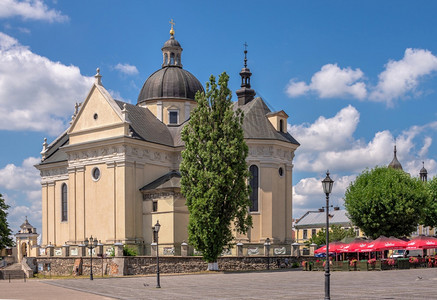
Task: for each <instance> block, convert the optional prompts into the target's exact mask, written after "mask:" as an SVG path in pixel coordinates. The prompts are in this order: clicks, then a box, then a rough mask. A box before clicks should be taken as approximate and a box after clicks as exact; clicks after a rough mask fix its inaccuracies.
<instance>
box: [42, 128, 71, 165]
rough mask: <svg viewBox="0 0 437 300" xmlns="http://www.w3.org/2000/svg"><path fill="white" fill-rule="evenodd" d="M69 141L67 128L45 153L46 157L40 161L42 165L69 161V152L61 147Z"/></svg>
mask: <svg viewBox="0 0 437 300" xmlns="http://www.w3.org/2000/svg"><path fill="white" fill-rule="evenodd" d="M68 143H69V137H68V134H67V130H65V131H64V132H63V133H62V134H61V135H60V136H59V137H58V138H57V139H56V140H54V141H53V142H52V143H51V144H50V145H49V146H48V147H47V152H46V153H45V156H46V158H45V159H44V160H43V161H42V162H41V163H40V164H41V165H45V164H51V163H56V162H61V161H67V154H66V153H65V151H64V150H62V149H59V148H60V147H62V146H66V145H68Z"/></svg>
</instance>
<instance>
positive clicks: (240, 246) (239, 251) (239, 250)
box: [237, 242, 243, 257]
mask: <svg viewBox="0 0 437 300" xmlns="http://www.w3.org/2000/svg"><path fill="white" fill-rule="evenodd" d="M237 256H239V257H241V256H243V243H241V242H240V243H237Z"/></svg>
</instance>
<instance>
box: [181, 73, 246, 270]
mask: <svg viewBox="0 0 437 300" xmlns="http://www.w3.org/2000/svg"><path fill="white" fill-rule="evenodd" d="M228 80H229V76H228V75H227V74H226V72H224V73H222V74H221V75H220V77H219V80H218V84H217V83H216V80H215V77H214V76H212V75H211V77H210V80H209V82H207V83H206V92H203V93H200V92H198V93H197V95H196V101H197V107H196V108H195V109H194V110H193V112H192V114H191V117H190V120H189V122H188V124H187V125H186V126H185V128H184V129H183V131H182V140H183V141H184V142H185V150H184V151H183V152H182V163H181V165H180V172H181V175H182V178H181V189H182V194H183V195H184V196H185V198H186V200H187V206H188V211H189V213H190V216H189V223H188V241H189V243H190V244H191V245H193V246H194V247H195V249H196V250H198V251H201V252H202V256H203V259H204V260H205V261H207V262H208V263H209V264H208V269H209V270H214V269H217V264H213V263H215V262H216V261H217V258H218V257H219V256H220V255H221V253H222V252H223V250H224V249H225V248H228V247H232V246H233V244H234V238H233V234H232V233H233V231H234V230H235V231H237V232H239V233H242V234H245V233H246V232H247V230H248V229H249V228H250V227H251V226H252V218H251V216H250V215H249V214H248V207H249V206H250V200H249V190H250V188H249V186H248V184H247V179H248V177H249V171H248V168H247V164H246V157H247V155H248V147H247V145H246V143H245V141H244V133H243V129H242V124H243V118H244V116H243V113H242V111H241V110H240V109H238V110H236V111H234V110H233V104H232V101H231V98H232V93H231V91H230V90H229V88H228Z"/></svg>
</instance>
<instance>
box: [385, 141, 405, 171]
mask: <svg viewBox="0 0 437 300" xmlns="http://www.w3.org/2000/svg"><path fill="white" fill-rule="evenodd" d="M393 152H394V153H393V160H392V161H391V162H390V164H389V165H388V167H389V168H392V169H396V170H403V169H402V165H401V163H400V162H399V160H398V158H397V156H396V152H397V151H396V145H395V148H394V151H393Z"/></svg>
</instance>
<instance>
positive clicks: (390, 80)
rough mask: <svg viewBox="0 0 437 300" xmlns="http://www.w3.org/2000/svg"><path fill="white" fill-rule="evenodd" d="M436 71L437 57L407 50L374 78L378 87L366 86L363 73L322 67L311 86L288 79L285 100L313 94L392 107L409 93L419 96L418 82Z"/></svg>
mask: <svg viewBox="0 0 437 300" xmlns="http://www.w3.org/2000/svg"><path fill="white" fill-rule="evenodd" d="M435 71H437V57H436V56H434V55H433V54H432V53H431V51H429V50H424V49H412V48H407V49H406V50H405V54H404V57H403V58H402V59H400V60H398V61H396V60H389V62H388V63H387V64H386V65H385V70H384V71H383V72H381V73H380V74H379V75H378V83H377V84H376V85H375V86H373V87H372V86H368V85H366V83H365V82H364V79H365V76H364V73H363V72H362V71H361V70H360V69H359V68H357V69H352V68H350V67H347V68H340V67H338V65H337V64H326V65H324V66H323V67H322V68H321V70H320V71H318V72H316V73H315V74H314V75H313V76H312V77H311V83H309V84H307V83H305V82H304V81H296V80H295V79H291V80H290V82H289V83H288V85H287V87H286V93H287V94H288V96H289V97H299V96H302V95H305V94H308V93H311V92H313V93H316V94H317V95H318V96H319V97H320V98H335V97H338V98H345V97H352V98H356V99H359V100H365V99H367V100H371V101H376V102H384V103H386V104H387V106H393V102H394V100H396V99H401V98H406V97H408V96H409V95H410V94H411V93H413V95H418V94H420V91H417V87H418V86H419V84H420V80H421V79H423V77H425V76H427V75H431V74H432V73H433V72H435Z"/></svg>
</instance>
